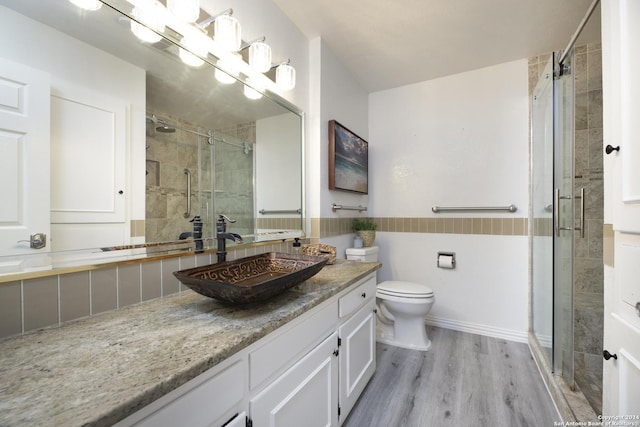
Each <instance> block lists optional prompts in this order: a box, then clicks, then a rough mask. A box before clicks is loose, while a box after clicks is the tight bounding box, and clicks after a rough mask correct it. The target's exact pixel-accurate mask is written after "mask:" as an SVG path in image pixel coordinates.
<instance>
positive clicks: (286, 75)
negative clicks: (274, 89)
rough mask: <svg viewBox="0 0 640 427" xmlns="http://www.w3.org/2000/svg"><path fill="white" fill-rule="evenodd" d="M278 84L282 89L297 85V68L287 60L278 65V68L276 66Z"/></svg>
mask: <svg viewBox="0 0 640 427" xmlns="http://www.w3.org/2000/svg"><path fill="white" fill-rule="evenodd" d="M276 85H278V88H280V89H281V90H291V89H293V88H294V87H296V69H295V68H293V67H292V66H291V65H289V64H287V63H286V62H285V63H284V64H280V65H278V68H276Z"/></svg>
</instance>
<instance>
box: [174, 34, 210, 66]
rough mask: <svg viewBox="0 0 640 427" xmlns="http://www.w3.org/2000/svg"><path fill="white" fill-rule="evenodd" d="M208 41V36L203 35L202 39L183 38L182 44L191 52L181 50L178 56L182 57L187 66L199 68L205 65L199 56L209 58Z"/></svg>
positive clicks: (193, 37)
mask: <svg viewBox="0 0 640 427" xmlns="http://www.w3.org/2000/svg"><path fill="white" fill-rule="evenodd" d="M199 35H200V34H199ZM206 41H207V36H205V35H204V34H202V37H195V36H190V37H189V36H186V37H183V38H182V44H183V45H184V46H185V48H187V49H189V50H186V49H183V48H180V50H179V52H178V54H179V55H180V59H181V60H182V62H184V63H185V64H187V65H191V66H192V67H199V66H201V65H202V64H204V61H203V60H202V59H201V58H199V56H207V54H208V53H209V50H208V48H207V44H206Z"/></svg>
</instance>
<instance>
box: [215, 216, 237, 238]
mask: <svg viewBox="0 0 640 427" xmlns="http://www.w3.org/2000/svg"><path fill="white" fill-rule="evenodd" d="M227 222H230V223H232V224H233V223H234V222H236V220H235V219H231V218H229V217H228V216H226V215H223V214H219V215H218V220H217V221H216V232H218V233H226V231H227Z"/></svg>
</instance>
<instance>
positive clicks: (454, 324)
mask: <svg viewBox="0 0 640 427" xmlns="http://www.w3.org/2000/svg"><path fill="white" fill-rule="evenodd" d="M425 322H426V324H427V325H430V326H437V327H439V328H445V329H453V330H455V331H461V332H468V333H471V334H478V335H484V336H487V337H494V338H502V339H505V340H507V341H515V342H521V343H528V342H529V335H528V333H527V332H526V331H524V332H523V331H514V330H513V329H504V328H496V327H495V326H487V325H480V324H477V323H470V322H463V321H460V320H452V319H445V318H443V317H437V316H431V315H427V316H425Z"/></svg>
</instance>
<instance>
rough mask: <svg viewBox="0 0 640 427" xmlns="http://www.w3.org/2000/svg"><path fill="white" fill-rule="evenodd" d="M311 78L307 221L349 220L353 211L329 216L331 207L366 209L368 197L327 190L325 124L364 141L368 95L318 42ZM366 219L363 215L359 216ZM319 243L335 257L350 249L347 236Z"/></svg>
mask: <svg viewBox="0 0 640 427" xmlns="http://www.w3.org/2000/svg"><path fill="white" fill-rule="evenodd" d="M310 48H311V49H310V57H311V62H310V63H311V67H310V71H311V74H312V77H311V82H310V83H311V85H310V95H311V105H310V108H309V114H308V124H309V132H310V135H311V137H310V140H309V144H308V147H307V160H308V162H307V170H308V171H309V173H308V174H307V176H308V187H307V198H308V199H309V206H310V211H309V212H310V215H309V216H310V217H313V218H337V217H353V216H355V215H357V213H355V212H354V211H337V212H335V213H334V212H332V210H331V204H332V203H337V204H344V205H363V206H367V205H368V196H366V195H360V194H354V193H349V192H344V191H335V190H329V173H328V169H329V166H328V165H329V129H328V126H329V124H328V123H329V120H337V121H338V122H340V123H341V124H342V125H344V126H346V127H347V128H349V129H350V130H351V131H353V132H355V133H356V134H357V135H359V136H360V137H362V138H364V139H365V140H366V139H367V138H368V134H369V117H368V93H367V91H366V90H365V89H364V88H362V86H360V84H359V83H358V82H357V81H356V80H355V78H354V77H353V76H352V75H351V73H350V72H349V71H348V70H347V69H346V68H345V67H344V66H343V65H342V63H341V62H340V61H339V60H338V58H337V57H336V56H335V54H334V53H333V52H332V51H331V49H329V47H328V46H327V45H326V44H325V43H324V41H323V40H322V39H321V38H316V39H313V40H312V41H311V43H310ZM363 216H366V213H365V214H363ZM322 242H323V243H327V244H330V245H334V246H336V248H337V255H338V257H340V258H344V251H345V249H346V248H347V247H350V246H352V243H353V241H352V237H351V236H350V235H344V236H337V237H328V238H323V239H322Z"/></svg>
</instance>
